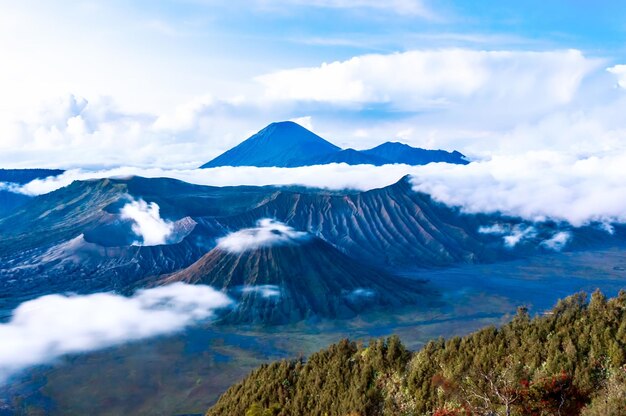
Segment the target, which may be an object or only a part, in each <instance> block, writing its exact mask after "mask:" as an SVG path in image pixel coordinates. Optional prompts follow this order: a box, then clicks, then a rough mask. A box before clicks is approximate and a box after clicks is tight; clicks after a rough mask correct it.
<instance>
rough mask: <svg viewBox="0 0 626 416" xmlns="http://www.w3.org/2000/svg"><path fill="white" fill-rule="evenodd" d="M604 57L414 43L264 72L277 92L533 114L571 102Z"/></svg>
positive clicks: (278, 95) (273, 95)
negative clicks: (408, 48) (418, 45)
mask: <svg viewBox="0 0 626 416" xmlns="http://www.w3.org/2000/svg"><path fill="white" fill-rule="evenodd" d="M598 64H599V62H598V61H594V60H592V59H588V58H586V57H584V56H583V54H582V53H581V52H580V51H576V50H564V51H548V52H526V51H523V52H514V51H474V50H469V49H444V50H413V51H408V52H404V53H394V54H389V55H381V54H373V55H363V56H356V57H354V58H351V59H349V60H347V61H337V62H332V63H324V64H322V65H321V66H319V67H310V68H298V69H289V70H283V71H278V72H274V73H270V74H267V75H263V76H260V77H258V78H257V79H258V80H259V82H261V84H263V86H264V87H265V90H266V96H267V97H268V98H270V99H275V100H302V101H318V102H327V103H336V104H343V105H345V104H357V105H361V104H366V103H384V104H389V105H391V106H392V107H395V108H400V109H404V110H422V109H432V108H446V107H453V106H458V105H460V104H462V103H466V104H467V103H475V102H480V103H481V104H487V103H488V102H492V103H494V104H495V103H497V106H494V108H498V107H500V109H501V106H508V107H507V109H510V108H515V109H516V111H518V112H519V111H521V112H523V113H524V114H528V113H530V112H539V111H545V110H547V109H551V108H554V107H557V106H559V105H563V104H567V103H569V102H570V101H571V100H572V98H573V96H574V95H575V94H576V92H577V90H578V87H579V85H580V83H581V81H582V80H583V78H584V77H585V76H586V75H587V74H589V73H590V72H591V71H592V70H593V69H595V68H596V67H597V66H598ZM537 94H541V100H538V99H537ZM468 107H471V106H468Z"/></svg>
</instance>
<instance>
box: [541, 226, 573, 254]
mask: <svg viewBox="0 0 626 416" xmlns="http://www.w3.org/2000/svg"><path fill="white" fill-rule="evenodd" d="M571 238H572V235H571V234H570V233H569V232H567V231H559V232H557V233H555V234H554V235H553V236H552V237H550V239H548V240H545V241H542V242H541V244H542V245H543V246H545V247H547V248H549V249H551V250H554V251H561V250H562V249H563V247H565V245H566V244H567V243H568V242H569V240H570V239H571Z"/></svg>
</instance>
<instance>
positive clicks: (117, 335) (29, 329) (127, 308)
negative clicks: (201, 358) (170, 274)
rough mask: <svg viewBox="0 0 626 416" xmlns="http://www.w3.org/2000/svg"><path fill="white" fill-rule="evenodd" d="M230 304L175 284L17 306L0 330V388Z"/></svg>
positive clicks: (207, 289) (199, 288)
mask: <svg viewBox="0 0 626 416" xmlns="http://www.w3.org/2000/svg"><path fill="white" fill-rule="evenodd" d="M232 304H233V302H232V300H231V299H230V298H228V297H227V296H226V295H224V294H223V293H221V292H218V291H216V290H214V289H212V288H211V287H209V286H200V285H187V284H184V283H174V284H171V285H168V286H162V287H158V288H154V289H144V290H140V291H138V292H137V293H136V294H135V295H134V296H132V297H124V296H119V295H115V294H112V293H97V294H93V295H84V296H77V295H69V296H66V295H47V296H43V297H40V298H37V299H34V300H31V301H28V302H24V303H22V304H21V305H20V306H19V307H18V308H16V309H15V310H14V311H13V316H12V317H11V319H10V321H9V322H7V323H2V324H0V339H1V340H2V342H0V382H6V381H7V379H8V378H9V377H10V376H12V375H14V374H16V373H17V372H19V371H20V370H22V369H24V368H27V367H29V366H33V365H39V364H45V363H49V362H51V361H53V360H55V359H56V358H58V357H60V356H62V355H64V354H70V353H80V352H86V351H93V350H96V349H101V348H105V347H109V346H112V345H116V344H121V343H125V342H128V341H134V340H139V339H142V338H147V337H153V336H156V335H162V334H167V333H172V332H175V331H179V330H181V329H183V328H185V327H187V326H189V325H191V324H193V323H196V322H199V321H203V320H206V319H210V318H212V317H213V316H214V314H215V311H216V310H218V309H220V308H225V307H229V306H231V305H232Z"/></svg>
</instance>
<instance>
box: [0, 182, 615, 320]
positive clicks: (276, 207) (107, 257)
mask: <svg viewBox="0 0 626 416" xmlns="http://www.w3.org/2000/svg"><path fill="white" fill-rule="evenodd" d="M137 201H144V204H145V208H147V207H149V206H152V207H153V208H154V207H156V206H158V215H159V216H160V220H161V221H162V222H163V223H164V224H167V230H168V234H169V235H167V236H166V237H164V238H163V240H162V241H159V242H158V243H154V244H144V243H145V241H144V240H143V239H142V236H141V235H138V233H137V222H136V220H134V219H132V218H129V217H128V216H125V215H123V212H124V209H125V207H127V206H128V204H133V203H138V202H137ZM149 204H150V205H149ZM139 205H141V204H139ZM152 214H154V213H152ZM264 219H271V220H273V221H276V222H277V223H280V224H282V225H283V226H285V227H289V228H290V229H293V230H294V232H297V233H304V234H306V236H307V237H308V238H307V239H306V241H300V242H298V244H294V245H288V246H282V245H277V246H270V247H263V248H254V249H250V250H247V251H245V252H243V253H232V252H228V251H224V250H223V249H222V248H221V247H220V241H222V239H223V238H225V237H228V236H232V235H233V234H236V233H238V232H242V230H244V231H245V230H250V229H254V228H255V227H257V226H258V223H259V221H261V220H264ZM496 226H497V227H496ZM494 227H495V228H497V229H498V230H499V231H498V232H497V233H494V232H485V230H491V229H493V228H494ZM531 227H532V233H526V235H527V236H526V237H525V238H520V241H519V242H518V243H517V244H516V245H514V246H507V244H505V240H504V239H503V238H504V237H507V235H506V233H509V234H511V233H513V234H515V233H519V232H520V230H528V229H530V228H531ZM558 232H567V233H568V234H569V235H570V239H569V242H568V244H567V246H566V247H565V248H566V249H580V248H588V247H593V246H597V245H599V244H605V243H606V242H607V241H608V240H611V241H613V240H616V239H623V230H622V229H621V228H620V227H616V232H615V234H614V235H613V236H612V237H608V235H607V234H606V232H605V231H602V230H601V229H600V227H596V226H593V225H592V226H587V227H582V228H573V227H569V226H565V225H562V224H554V223H550V222H546V223H533V224H531V223H527V222H524V221H522V220H520V219H516V218H507V217H502V216H499V215H468V214H464V213H462V212H461V211H459V209H457V208H453V207H448V206H445V205H443V204H440V203H438V202H436V201H434V200H432V199H431V198H430V197H429V196H428V195H426V194H422V193H419V192H415V191H414V190H413V188H412V185H411V182H410V178H408V177H404V178H402V179H401V180H399V181H398V182H397V183H395V184H392V185H389V186H386V187H384V188H380V189H374V190H371V191H366V192H359V191H350V190H346V191H328V190H322V189H305V188H298V187H275V186H265V187H249V186H243V187H210V186H199V185H192V184H188V183H185V182H181V181H177V180H173V179H165V178H155V179H146V178H141V177H131V178H126V179H100V180H89V181H77V182H74V183H72V184H71V185H69V186H67V187H65V188H61V189H59V190H57V191H54V192H51V193H49V194H45V195H41V196H37V197H34V198H31V199H29V200H28V201H26V202H25V203H24V204H23V205H21V206H19V207H17V208H16V209H14V210H13V211H11V212H10V213H7V214H5V215H3V216H0V235H2V239H0V283H1V284H0V310H4V311H10V310H11V309H12V308H14V307H15V306H16V305H17V304H19V303H20V302H22V301H24V300H27V299H32V298H34V297H38V296H41V295H44V294H49V293H59V292H67V291H71V292H75V293H93V292H98V291H110V290H114V291H116V292H119V293H124V294H130V293H132V292H133V291H134V290H136V289H138V288H141V287H146V286H154V285H160V284H165V283H167V282H171V281H188V282H192V283H210V284H212V285H216V286H218V287H220V288H221V289H222V290H225V291H227V292H228V293H229V294H230V295H232V296H233V297H235V298H238V299H239V300H240V301H241V310H240V311H238V312H230V315H229V316H225V317H224V319H225V321H228V322H256V323H261V322H263V323H284V322H291V321H293V320H300V319H313V318H315V317H318V318H333V317H345V316H350V315H351V314H355V313H358V312H359V311H360V310H361V309H360V308H361V307H363V305H368V307H372V308H377V307H381V308H389V307H398V306H401V305H406V304H407V303H410V302H413V304H419V303H420V302H422V300H423V298H424V293H426V292H425V291H424V289H423V286H421V285H419V284H416V283H415V282H411V283H407V282H406V281H404V280H399V279H400V278H399V277H398V272H399V271H401V270H404V269H415V268H418V269H419V268H432V267H445V266H451V265H455V264H466V263H480V262H495V261H502V260H508V259H512V258H517V257H520V256H524V255H529V254H533V253H541V252H545V251H550V248H549V247H548V246H547V245H546V241H550V239H551V238H553V237H554V235H556V234H557V233H558ZM296 271H301V272H296ZM246 287H253V288H256V287H272V288H276V290H278V291H279V292H280V293H281V297H280V299H281V300H280V301H279V302H277V303H276V302H274V303H272V302H269V300H272V299H271V298H267V299H266V298H263V297H262V296H258V295H254V296H253V294H255V293H257V292H254V291H252V292H251V291H250V290H252V289H242V288H246ZM359 289H363V290H362V291H359ZM241 290H244V292H242V291H241ZM303 290H305V291H310V293H317V295H315V296H314V297H311V298H306V299H303V298H302V296H304V295H302V291H303ZM355 291H356V292H355ZM353 292H354V293H361V294H371V296H366V297H364V298H362V299H361V300H360V301H359V302H357V303H355V302H353V301H352V300H351V299H352V298H353V297H350V294H351V293H353ZM322 293H323V296H322ZM243 294H246V295H247V297H246V296H243ZM375 294H377V295H375ZM320 297H323V298H324V299H325V301H324V302H323V303H317V304H316V303H315V302H314V301H315V299H318V298H320ZM365 300H367V302H364V301H365ZM281 302H286V303H285V305H291V306H289V308H286V307H283V306H281V305H282V303H281ZM289 302H291V303H289ZM368 302H370V303H368ZM299 307H301V309H299ZM292 309H293V310H294V312H290V313H287V312H286V311H287V310H292Z"/></svg>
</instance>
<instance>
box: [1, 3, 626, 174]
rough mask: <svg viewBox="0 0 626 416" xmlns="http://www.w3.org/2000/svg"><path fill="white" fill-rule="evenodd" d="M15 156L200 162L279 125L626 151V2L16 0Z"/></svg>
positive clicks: (11, 129) (164, 164) (88, 163)
mask: <svg viewBox="0 0 626 416" xmlns="http://www.w3.org/2000/svg"><path fill="white" fill-rule="evenodd" d="M0 10H1V13H0V59H1V60H2V62H3V65H1V66H0V166H2V167H5V168H10V167H59V168H75V167H82V168H102V167H116V166H135V167H143V168H154V167H158V168H178V169H184V168H193V167H196V166H198V165H200V164H202V163H204V162H206V161H208V160H210V159H211V158H213V157H214V156H216V155H218V154H220V153H221V152H223V151H225V150H227V149H228V148H230V147H232V146H233V145H236V144H237V143H239V142H240V141H242V140H244V139H245V138H247V137H249V136H250V135H251V134H253V133H255V132H256V131H258V130H260V129H261V128H263V127H264V126H265V125H267V124H269V123H270V122H272V121H279V120H296V121H298V122H300V123H301V124H303V125H304V126H306V127H308V128H311V129H313V131H315V132H316V133H318V134H320V135H322V136H323V137H325V138H326V139H328V140H330V141H332V142H334V143H336V144H338V145H340V146H342V147H353V148H357V149H362V148H368V147H372V146H374V145H377V144H379V143H381V142H384V141H388V140H394V141H402V142H405V143H408V144H411V145H413V146H419V147H425V148H443V149H448V150H451V149H457V150H459V151H461V152H463V153H464V154H466V155H468V156H469V157H470V158H472V159H473V160H482V159H485V158H489V157H492V156H493V155H496V154H521V153H524V152H529V151H538V150H542V151H546V150H554V151H557V152H564V151H566V152H570V153H575V154H580V155H589V154H602V153H607V152H616V151H622V150H623V149H622V148H623V143H624V139H623V136H624V134H625V132H626V121H624V120H623V119H624V117H622V114H624V111H625V110H626V101H625V100H626V98H625V96H624V95H625V94H626V66H620V65H624V64H626V53H625V52H626V43H625V42H624V41H625V35H626V23H624V22H626V4H625V3H623V2H616V1H596V2H594V3H593V5H591V3H589V2H587V1H582V0H569V1H564V0H563V1H560V0H554V1H550V2H545V1H536V0H528V1H523V2H519V1H518V2H513V1H489V2H488V1H481V0H478V1H471V2H470V1H459V0H456V1H453V0H440V1H436V2H435V1H428V0H390V1H387V2H379V1H373V0H307V1H305V0H249V1H240V0H233V1H229V2H221V1H216V0H184V1H176V2H175V1H166V0H155V1H147V0H145V1H131V2H122V1H117V0H110V1H93V0H92V1H78V0H77V1H69V0H68V1H58V2H47V1H37V0H24V1H20V2H12V1H5V0H0Z"/></svg>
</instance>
